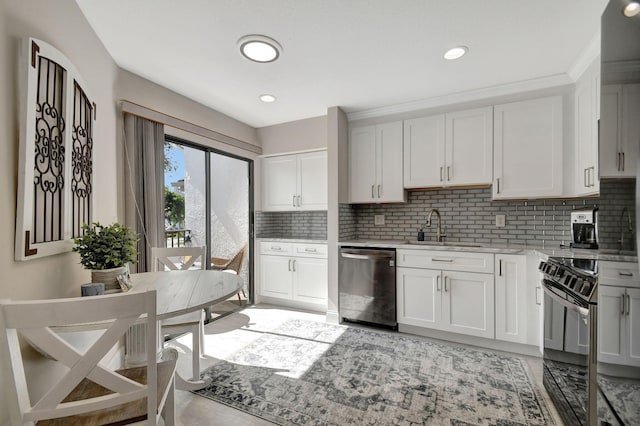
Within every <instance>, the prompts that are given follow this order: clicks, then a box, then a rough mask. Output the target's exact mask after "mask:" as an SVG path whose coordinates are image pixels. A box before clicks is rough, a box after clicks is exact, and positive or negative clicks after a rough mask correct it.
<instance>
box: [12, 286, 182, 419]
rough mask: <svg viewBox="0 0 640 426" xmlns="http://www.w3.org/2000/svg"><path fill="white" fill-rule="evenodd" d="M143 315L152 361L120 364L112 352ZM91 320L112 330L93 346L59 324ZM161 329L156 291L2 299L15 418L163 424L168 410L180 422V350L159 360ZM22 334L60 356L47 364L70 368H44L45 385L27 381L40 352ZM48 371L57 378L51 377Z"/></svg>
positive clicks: (75, 325) (79, 326)
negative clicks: (113, 363) (75, 341)
mask: <svg viewBox="0 0 640 426" xmlns="http://www.w3.org/2000/svg"><path fill="white" fill-rule="evenodd" d="M140 322H142V323H144V324H145V326H146V333H147V339H146V347H147V362H146V364H145V365H144V366H141V367H136V368H129V369H124V370H117V371H116V370H114V369H112V368H110V366H109V365H108V363H107V362H106V358H105V356H106V355H107V354H108V353H109V352H110V351H111V349H112V348H113V347H114V346H115V345H117V344H118V343H119V342H120V341H121V339H122V338H123V336H124V335H125V333H126V332H127V330H128V329H129V327H130V326H131V325H133V324H134V323H138V324H139V323H140ZM52 327H53V328H52ZM88 327H91V328H92V329H96V330H101V329H105V330H104V332H103V333H101V335H100V337H98V338H97V340H96V341H95V342H93V343H91V344H90V346H89V348H88V349H86V350H80V349H78V348H76V347H74V346H72V345H71V344H69V343H68V342H67V341H66V340H65V339H63V338H62V337H61V336H60V334H59V333H56V331H54V330H58V331H60V329H73V330H85V329H87V328H88ZM157 328H158V325H157V321H156V292H155V291H148V292H143V293H119V294H113V295H105V296H92V297H82V298H71V299H50V300H31V301H7V300H3V301H0V345H1V346H0V348H1V349H2V352H1V353H2V358H3V359H6V360H7V363H6V364H7V365H6V367H5V368H7V369H8V371H9V373H8V377H9V380H10V381H11V384H12V385H13V386H12V387H13V389H8V394H9V395H10V402H9V406H10V418H11V424H13V425H22V424H27V425H33V424H35V422H38V424H39V425H42V424H44V425H70V424H106V423H109V424H110V423H117V424H126V423H131V422H140V421H143V420H144V419H148V422H147V423H149V424H157V423H158V422H159V420H160V414H161V413H162V414H163V417H164V422H165V424H167V425H173V424H174V422H175V413H174V377H175V376H174V375H175V370H176V360H177V352H176V351H175V350H174V349H172V350H170V351H167V353H165V356H163V361H160V362H156V356H157V345H158V340H157V337H158V330H157ZM22 339H24V340H25V341H26V342H28V343H29V344H31V345H32V346H33V347H35V348H37V350H38V351H39V352H41V353H43V354H46V355H47V356H48V357H50V358H51V359H52V360H54V361H48V360H44V359H43V360H42V362H43V363H44V362H55V364H62V365H63V366H64V367H60V368H53V366H51V368H46V369H44V368H43V369H41V370H40V371H39V372H38V380H37V382H39V383H38V385H36V384H35V383H34V382H35V381H36V380H27V378H26V375H25V369H24V364H25V363H32V362H33V360H32V359H33V357H34V353H33V351H32V350H31V349H30V348H29V347H28V345H26V344H24V342H22V344H21V341H20V340H22ZM5 371H7V370H5ZM48 372H50V373H51V377H46V380H44V379H43V377H42V376H43V375H45V374H47V373H48ZM44 382H46V383H44ZM43 386H44V387H46V389H42V387H43Z"/></svg>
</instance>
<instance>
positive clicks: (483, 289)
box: [442, 271, 495, 339]
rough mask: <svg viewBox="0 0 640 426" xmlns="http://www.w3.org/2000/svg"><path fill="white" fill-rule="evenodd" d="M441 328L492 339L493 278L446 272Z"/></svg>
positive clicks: (493, 333) (491, 276)
mask: <svg viewBox="0 0 640 426" xmlns="http://www.w3.org/2000/svg"><path fill="white" fill-rule="evenodd" d="M442 276H443V286H442V290H443V291H442V328H443V329H444V330H447V331H451V332H454V333H462V334H469V335H472V336H480V337H487V338H490V339H492V338H493V337H494V335H495V332H494V321H493V318H494V281H493V275H490V274H474V273H468V272H451V271H443V273H442Z"/></svg>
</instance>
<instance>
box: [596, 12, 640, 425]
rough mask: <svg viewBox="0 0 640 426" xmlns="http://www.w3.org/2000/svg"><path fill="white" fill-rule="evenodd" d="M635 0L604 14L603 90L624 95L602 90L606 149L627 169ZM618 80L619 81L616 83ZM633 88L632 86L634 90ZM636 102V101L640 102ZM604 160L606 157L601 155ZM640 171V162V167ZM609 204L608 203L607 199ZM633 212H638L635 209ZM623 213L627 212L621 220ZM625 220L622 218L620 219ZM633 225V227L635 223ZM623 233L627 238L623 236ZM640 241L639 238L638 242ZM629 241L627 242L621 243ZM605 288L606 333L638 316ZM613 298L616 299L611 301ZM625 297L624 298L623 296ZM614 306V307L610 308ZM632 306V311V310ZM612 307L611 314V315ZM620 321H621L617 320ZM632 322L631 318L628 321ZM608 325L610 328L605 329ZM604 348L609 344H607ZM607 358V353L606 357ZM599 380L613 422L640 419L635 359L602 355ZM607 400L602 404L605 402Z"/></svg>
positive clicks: (639, 59)
mask: <svg viewBox="0 0 640 426" xmlns="http://www.w3.org/2000/svg"><path fill="white" fill-rule="evenodd" d="M631 3H632V2H631V1H629V0H610V1H609V3H608V5H607V7H606V8H605V10H604V12H603V14H602V20H601V30H600V33H601V50H600V60H601V68H600V69H601V76H600V81H601V84H602V90H601V94H603V93H606V92H605V89H606V88H612V87H613V88H616V89H617V88H620V89H621V91H622V96H621V99H620V98H618V99H619V100H618V101H616V102H612V101H611V100H612V99H613V98H612V97H611V96H609V97H608V99H609V101H608V102H607V101H606V99H607V98H606V97H605V96H602V95H601V96H600V122H599V128H600V129H601V130H602V129H613V130H614V132H612V133H614V134H616V137H615V138H612V137H606V135H607V134H608V133H606V132H601V133H600V138H599V145H600V147H601V152H602V149H603V148H606V149H607V150H608V151H609V152H612V153H615V156H613V157H612V159H613V160H615V161H616V163H615V164H616V165H617V167H618V170H619V172H620V173H621V174H624V175H626V172H627V171H628V170H630V169H632V168H631V167H629V166H631V164H630V163H631V162H633V163H635V162H636V161H635V160H634V158H635V157H636V156H637V159H638V160H640V155H638V152H639V148H640V127H638V125H637V123H640V108H638V107H637V100H636V101H634V99H637V97H635V96H636V95H634V93H635V91H634V90H636V89H634V88H637V87H638V85H639V84H640V43H639V42H638V40H640V15H635V16H631V17H628V16H625V13H624V10H625V8H627V7H628V6H629V5H630V4H631ZM611 85H614V86H611ZM630 89H631V90H630ZM634 105H636V106H634ZM616 132H617V133H616ZM600 161H601V162H602V161H603V157H602V156H601V157H600ZM636 171H637V173H640V167H638V168H637V169H636ZM601 208H602V209H604V208H605V206H604V205H601ZM632 216H633V215H632ZM635 217H636V227H635V228H636V229H637V224H638V223H640V185H638V178H637V177H636V199H635ZM622 220H623V218H622V217H621V221H622ZM620 226H621V227H622V226H623V225H622V224H621V225H620ZM629 228H633V227H632V226H631V224H629ZM621 239H622V238H621ZM636 240H637V241H636V242H640V232H636ZM637 247H640V246H639V245H637V244H636V248H637ZM623 248H624V247H623V246H622V244H621V247H620V249H623ZM601 289H602V291H600V292H599V293H600V300H599V302H600V318H599V321H600V324H599V329H600V330H601V333H602V337H603V338H604V335H605V334H604V333H616V332H621V330H622V328H621V325H620V323H619V321H620V319H621V318H623V316H624V317H625V319H628V318H633V317H634V315H633V306H631V307H629V306H628V305H627V306H626V307H625V306H623V305H624V304H623V303H620V305H618V303H616V302H617V301H616V300H615V298H605V297H604V296H605V294H604V293H605V287H604V286H602V287H601ZM607 300H608V301H610V302H611V305H608V304H606V301H607ZM621 302H622V301H621ZM606 307H609V308H610V309H606ZM630 308H631V309H630ZM629 311H631V314H630V315H627V313H628V312H629ZM607 312H610V313H611V315H610V316H607ZM616 321H618V323H616ZM628 322H629V321H628ZM604 330H606V332H605V331H604ZM637 336H638V333H637V331H636V332H634V333H629V334H622V333H621V334H620V342H621V343H622V344H623V345H631V344H632V343H633V342H635V341H637ZM603 349H604V346H603ZM602 358H604V357H602ZM598 376H599V385H600V389H601V390H602V393H603V395H605V396H606V398H605V399H606V400H608V401H609V402H611V405H612V406H613V407H614V409H613V412H614V417H615V421H613V420H612V421H610V423H613V424H616V423H617V424H626V425H631V424H640V397H639V396H638V395H639V394H640V380H639V379H638V378H640V367H638V365H637V364H636V365H629V363H619V364H612V363H606V362H603V360H599V361H598ZM600 406H602V404H600Z"/></svg>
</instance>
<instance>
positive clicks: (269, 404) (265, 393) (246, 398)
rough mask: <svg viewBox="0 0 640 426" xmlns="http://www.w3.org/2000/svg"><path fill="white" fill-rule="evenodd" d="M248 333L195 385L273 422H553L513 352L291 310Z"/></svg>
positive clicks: (510, 423) (373, 423) (398, 423)
mask: <svg viewBox="0 0 640 426" xmlns="http://www.w3.org/2000/svg"><path fill="white" fill-rule="evenodd" d="M246 333H260V336H259V337H258V338H255V339H251V340H250V341H249V340H248V344H247V345H246V346H244V347H243V348H242V349H240V350H238V351H236V352H235V353H233V354H230V355H229V356H226V357H225V359H222V360H220V361H218V362H216V363H215V364H214V365H212V366H211V367H209V368H208V369H207V370H205V372H204V373H203V374H202V375H203V376H204V377H208V378H210V379H211V380H212V382H211V385H210V386H208V387H207V388H205V389H203V390H200V391H197V392H196V393H197V394H199V395H202V396H205V397H207V398H210V399H213V400H215V401H218V402H221V403H224V404H227V405H229V406H232V407H234V408H237V409H240V410H243V411H246V412H248V413H250V414H253V415H256V416H259V417H262V418H264V419H266V420H269V421H272V422H274V423H277V424H280V425H480V424H481V425H550V424H554V422H553V420H552V417H551V415H550V413H549V410H548V408H547V407H546V405H545V403H544V401H543V399H542V397H541V395H540V394H539V392H538V390H537V388H536V387H535V385H534V384H533V383H532V382H531V380H530V378H529V376H528V373H527V366H526V362H525V361H524V360H522V359H520V358H517V357H512V356H505V355H498V354H494V353H489V352H484V351H481V350H477V349H470V348H463V347H457V346H453V345H451V346H449V345H446V344H442V343H434V342H430V341H427V340H425V339H420V338H414V337H411V336H405V335H401V334H397V333H387V332H382V331H374V330H370V329H363V328H356V327H343V326H336V325H330V324H325V323H318V322H313V321H305V320H298V319H292V320H289V321H286V322H285V323H283V324H282V325H280V326H279V327H276V328H274V329H273V330H270V331H252V330H249V329H247V330H246Z"/></svg>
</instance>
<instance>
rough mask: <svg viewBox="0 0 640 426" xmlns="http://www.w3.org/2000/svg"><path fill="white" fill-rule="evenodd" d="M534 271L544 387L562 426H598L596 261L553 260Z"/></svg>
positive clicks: (543, 263) (541, 264) (550, 259)
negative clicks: (540, 308) (539, 290)
mask: <svg viewBox="0 0 640 426" xmlns="http://www.w3.org/2000/svg"><path fill="white" fill-rule="evenodd" d="M539 269H540V271H541V272H542V273H543V277H544V278H543V280H542V285H543V290H544V294H545V299H544V351H543V383H544V387H545V389H546V390H547V392H548V393H549V395H550V397H551V400H552V401H553V403H554V405H555V406H556V408H557V409H558V413H559V414H560V416H561V417H562V420H563V421H564V423H565V424H566V425H571V426H573V425H576V426H583V425H597V424H598V403H597V401H598V382H597V353H598V352H597V341H598V340H597V330H598V326H597V319H598V306H597V300H598V283H597V282H598V280H597V272H598V266H597V261H596V260H592V259H570V258H553V257H552V258H549V259H548V260H547V261H546V262H541V263H540V266H539Z"/></svg>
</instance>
